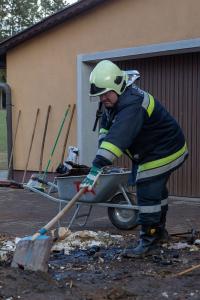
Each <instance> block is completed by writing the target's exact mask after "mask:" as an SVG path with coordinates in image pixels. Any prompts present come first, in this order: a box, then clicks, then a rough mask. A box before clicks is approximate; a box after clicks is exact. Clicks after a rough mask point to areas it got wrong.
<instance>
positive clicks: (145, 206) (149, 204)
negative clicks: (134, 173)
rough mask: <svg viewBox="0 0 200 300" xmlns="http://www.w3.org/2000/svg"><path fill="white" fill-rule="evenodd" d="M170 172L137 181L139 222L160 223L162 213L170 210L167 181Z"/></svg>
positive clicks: (143, 223) (147, 223)
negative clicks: (143, 180)
mask: <svg viewBox="0 0 200 300" xmlns="http://www.w3.org/2000/svg"><path fill="white" fill-rule="evenodd" d="M169 176H170V175H169V174H167V175H166V174H165V175H162V176H160V177H157V178H156V177H155V178H154V179H151V180H148V181H145V182H141V183H137V184H136V189H137V201H138V206H139V222H138V223H139V224H142V225H152V224H159V223H160V220H161V216H162V213H165V214H166V212H167V210H168V201H167V198H168V190H167V181H168V179H169Z"/></svg>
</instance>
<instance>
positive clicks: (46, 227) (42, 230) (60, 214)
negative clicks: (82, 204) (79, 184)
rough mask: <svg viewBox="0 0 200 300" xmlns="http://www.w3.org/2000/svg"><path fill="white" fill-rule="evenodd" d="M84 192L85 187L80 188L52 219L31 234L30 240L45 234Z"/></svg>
mask: <svg viewBox="0 0 200 300" xmlns="http://www.w3.org/2000/svg"><path fill="white" fill-rule="evenodd" d="M84 192H85V188H83V189H80V191H79V192H78V193H77V194H76V195H75V196H74V197H73V198H72V200H70V201H69V202H68V203H67V204H66V205H65V207H64V208H63V209H62V210H61V211H60V212H59V213H58V214H57V215H56V216H55V217H54V218H53V219H51V221H49V222H48V223H47V224H46V225H45V226H44V227H43V228H41V229H40V230H39V232H36V233H35V234H34V235H33V236H32V240H35V239H36V238H37V237H38V236H40V235H41V234H45V233H46V232H47V231H48V230H49V229H51V228H52V227H53V226H54V224H55V223H56V222H57V221H58V220H60V219H61V218H62V216H64V214H66V213H67V212H68V211H69V210H70V208H72V206H73V205H74V204H75V203H76V202H77V201H78V200H79V199H80V197H81V196H82V195H83V193H84Z"/></svg>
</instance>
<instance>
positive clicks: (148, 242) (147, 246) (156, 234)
mask: <svg viewBox="0 0 200 300" xmlns="http://www.w3.org/2000/svg"><path fill="white" fill-rule="evenodd" d="M159 240H160V229H159V225H158V224H156V226H144V225H142V230H141V232H140V240H139V243H138V245H137V246H136V247H135V248H133V249H126V250H125V251H124V252H123V253H122V255H123V256H124V257H133V258H141V257H145V256H147V255H150V254H151V252H152V250H154V249H156V247H157V244H158V243H159Z"/></svg>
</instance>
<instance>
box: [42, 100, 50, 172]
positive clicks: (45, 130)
mask: <svg viewBox="0 0 200 300" xmlns="http://www.w3.org/2000/svg"><path fill="white" fill-rule="evenodd" d="M50 111H51V105H49V106H48V109H47V115H46V120H45V126H44V133H43V137H42V146H41V152H40V165H39V172H40V173H41V172H42V161H43V154H44V144H45V139H46V134H47V126H48V122H49V115H50Z"/></svg>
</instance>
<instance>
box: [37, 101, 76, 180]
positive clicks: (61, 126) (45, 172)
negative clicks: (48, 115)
mask: <svg viewBox="0 0 200 300" xmlns="http://www.w3.org/2000/svg"><path fill="white" fill-rule="evenodd" d="M70 107H71V105H70V104H69V105H68V108H67V110H66V111H65V115H64V118H63V120H62V123H61V125H60V127H59V131H58V135H57V137H56V140H55V143H54V145H53V148H52V150H51V154H50V157H49V160H48V162H47V166H46V168H45V171H44V175H43V179H44V178H45V176H46V174H47V172H48V170H49V166H50V163H51V160H52V157H53V154H54V151H55V149H56V146H57V144H58V140H59V138H60V135H61V132H62V129H63V126H64V123H65V120H66V118H67V115H68V113H69V110H70Z"/></svg>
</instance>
